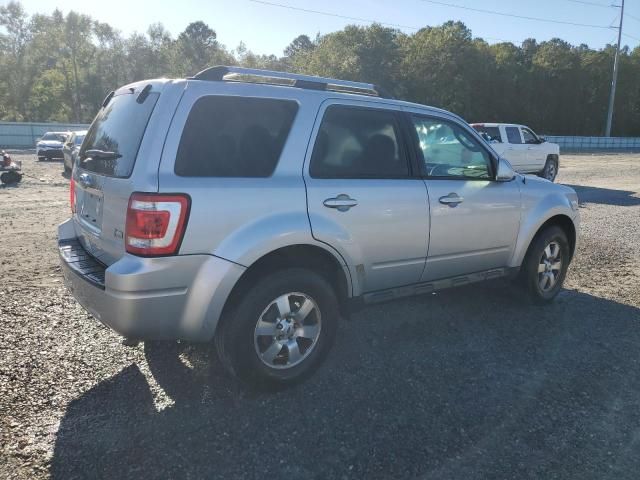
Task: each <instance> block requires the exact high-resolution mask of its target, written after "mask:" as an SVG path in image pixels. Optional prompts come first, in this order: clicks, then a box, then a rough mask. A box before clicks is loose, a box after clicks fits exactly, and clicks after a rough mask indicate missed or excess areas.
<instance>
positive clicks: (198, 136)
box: [174, 95, 298, 177]
mask: <svg viewBox="0 0 640 480" xmlns="http://www.w3.org/2000/svg"><path fill="white" fill-rule="evenodd" d="M297 111H298V104H297V103H296V102H294V101H291V100H279V99H270V98H251V97H231V96H218V95H211V96H206V97H202V98H200V99H198V100H197V101H196V103H195V104H194V105H193V107H192V109H191V112H190V113H189V117H188V118H187V122H186V124H185V126H184V130H183V132H182V137H181V139H180V145H179V146H178V154H177V156H176V163H175V168H174V170H175V173H176V175H180V176H183V177H269V176H270V175H271V174H272V173H273V171H274V170H275V168H276V165H277V163H278V159H279V158H280V154H281V153H282V149H283V148H284V144H285V142H286V140H287V137H288V136H289V131H290V130H291V125H292V124H293V120H294V117H295V115H296V112H297Z"/></svg>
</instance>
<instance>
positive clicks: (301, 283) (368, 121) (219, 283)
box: [58, 67, 579, 384]
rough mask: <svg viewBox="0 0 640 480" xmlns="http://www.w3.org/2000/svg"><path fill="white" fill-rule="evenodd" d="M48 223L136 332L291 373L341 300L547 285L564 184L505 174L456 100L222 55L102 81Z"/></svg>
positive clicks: (238, 365)
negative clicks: (219, 60) (104, 92)
mask: <svg viewBox="0 0 640 480" xmlns="http://www.w3.org/2000/svg"><path fill="white" fill-rule="evenodd" d="M71 202H72V210H73V215H72V217H71V218H70V219H69V220H67V221H66V222H64V223H62V224H61V225H60V226H59V229H58V242H59V250H60V255H61V259H62V265H63V272H64V276H65V280H66V283H67V285H68V286H69V288H70V289H71V291H72V293H73V295H74V296H75V298H76V299H77V300H78V301H79V302H80V303H81V304H82V305H83V306H84V307H85V308H86V309H87V310H88V311H89V312H90V313H91V314H93V316H95V317H96V318H97V319H98V320H100V321H101V322H102V323H104V324H105V325H108V326H109V327H111V328H113V329H114V330H115V331H117V332H119V333H120V334H122V335H123V336H125V337H127V338H129V339H132V340H152V339H153V340H158V339H168V340H176V339H182V340H189V341H203V342H207V341H211V340H215V343H216V347H217V351H218V354H219V357H220V359H221V360H222V362H223V364H224V365H225V367H226V369H227V370H228V371H229V372H231V373H233V374H235V375H237V376H238V377H240V378H241V379H243V380H246V381H249V382H258V383H279V384H286V383H291V382H294V381H296V380H298V379H301V378H303V377H304V376H306V375H308V374H309V373H310V372H311V371H313V370H314V369H315V368H316V367H317V366H318V365H319V364H320V363H321V361H322V358H323V357H324V356H325V355H326V354H327V352H328V350H329V347H330V345H331V343H332V341H333V338H334V335H335V332H336V327H337V323H338V321H339V319H340V318H341V317H342V316H344V314H345V312H347V311H348V308H349V307H350V306H352V305H358V304H363V303H371V302H378V301H384V300H389V299H395V298H399V297H404V296H409V295H415V294H421V293H427V292H431V291H433V290H436V289H441V288H447V287H453V286H458V285H464V284H468V283H471V282H477V281H481V280H487V279H493V278H498V277H503V276H514V277H516V278H517V280H518V282H519V283H520V285H521V286H523V287H524V291H525V292H526V294H527V295H528V296H530V297H531V298H532V299H533V300H534V301H536V302H540V303H544V302H548V301H550V300H552V299H553V298H554V297H555V296H556V294H557V293H558V291H559V290H560V288H561V286H562V283H563V280H564V278H565V275H566V272H567V267H568V265H569V262H570V261H571V258H572V255H573V253H574V251H575V249H576V240H577V235H576V232H577V229H578V223H579V217H578V201H577V196H576V193H575V192H574V191H573V190H572V189H570V188H568V187H564V186H561V185H554V184H552V183H550V182H548V181H546V180H542V179H538V178H534V177H525V176H521V175H518V174H516V173H514V171H513V170H512V169H511V167H510V165H509V163H508V162H507V161H505V160H504V159H501V158H499V156H498V155H497V154H496V153H495V152H494V151H493V150H492V149H491V147H490V145H488V144H487V143H486V142H484V141H483V140H482V139H481V138H480V137H479V136H478V134H477V132H475V131H474V130H473V129H472V128H471V127H470V126H469V125H468V124H466V123H465V122H464V121H463V120H462V119H461V118H459V117H458V116H456V115H454V114H452V113H449V112H446V111H443V110H439V109H435V108H431V107H426V106H422V105H417V104H412V103H407V102H402V101H397V100H394V99H391V98H388V97H387V96H386V95H384V94H382V93H381V90H380V89H378V88H377V87H376V86H374V85H370V84H363V83H354V82H347V81H341V80H334V79H326V78H318V77H310V76H302V75H294V74H287V73H280V72H268V71H261V70H249V69H241V68H235V67H212V68H210V69H207V70H204V71H203V72H201V73H199V74H197V75H196V76H195V77H193V78H187V79H181V80H166V79H163V80H149V81H143V82H138V83H134V84H131V85H127V86H125V87H122V88H120V89H119V90H117V91H116V92H112V93H111V94H110V95H108V96H107V98H106V99H105V101H104V103H103V105H102V108H101V110H100V111H99V113H98V115H97V116H96V118H95V120H94V121H93V123H92V125H91V127H90V129H89V131H88V133H87V136H86V138H85V140H84V142H83V144H82V147H81V150H80V152H79V155H78V161H77V163H76V165H75V168H74V170H73V174H72V180H71Z"/></svg>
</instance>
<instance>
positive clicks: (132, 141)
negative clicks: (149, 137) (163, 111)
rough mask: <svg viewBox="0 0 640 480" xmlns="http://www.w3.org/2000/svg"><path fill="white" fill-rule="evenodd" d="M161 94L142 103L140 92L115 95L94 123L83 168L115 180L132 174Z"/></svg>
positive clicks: (82, 156)
mask: <svg viewBox="0 0 640 480" xmlns="http://www.w3.org/2000/svg"><path fill="white" fill-rule="evenodd" d="M159 96H160V94H159V93H157V92H154V93H149V94H148V95H147V97H146V98H145V99H144V100H143V101H142V103H138V102H137V101H136V100H137V99H138V98H139V92H135V93H123V94H121V95H116V96H114V97H113V98H112V99H111V101H110V102H109V103H108V104H107V106H106V107H103V108H102V109H101V110H100V111H99V112H98V115H97V116H96V118H95V120H94V121H93V123H92V124H91V127H90V128H89V131H88V132H87V135H86V141H85V142H84V143H83V144H82V148H81V149H80V154H79V162H80V167H82V168H83V169H85V170H89V171H91V172H95V173H99V174H102V175H108V176H111V177H121V178H125V177H128V176H129V175H131V172H132V170H133V165H134V163H135V161H136V156H137V155H138V149H139V148H140V142H142V137H143V135H144V131H145V130H146V129H147V123H149V117H151V112H153V109H154V107H155V106H156V102H157V101H158V97H159Z"/></svg>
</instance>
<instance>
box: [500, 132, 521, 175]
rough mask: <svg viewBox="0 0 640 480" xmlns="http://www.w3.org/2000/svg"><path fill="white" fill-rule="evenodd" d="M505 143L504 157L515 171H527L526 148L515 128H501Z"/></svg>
mask: <svg viewBox="0 0 640 480" xmlns="http://www.w3.org/2000/svg"><path fill="white" fill-rule="evenodd" d="M501 128H502V129H503V132H504V138H505V139H506V141H507V145H506V150H505V153H504V157H505V158H506V159H507V160H509V163H511V165H512V166H513V168H515V169H516V170H517V171H519V172H521V171H526V170H527V146H526V145H525V144H524V143H523V141H522V135H521V133H520V129H519V128H518V127H515V126H502V127H501Z"/></svg>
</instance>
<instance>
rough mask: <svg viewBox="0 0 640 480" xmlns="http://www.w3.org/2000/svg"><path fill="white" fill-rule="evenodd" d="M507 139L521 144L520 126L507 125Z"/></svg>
mask: <svg viewBox="0 0 640 480" xmlns="http://www.w3.org/2000/svg"><path fill="white" fill-rule="evenodd" d="M506 131H507V140H508V141H509V143H515V144H520V143H522V138H521V137H520V129H519V128H518V127H506Z"/></svg>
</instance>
